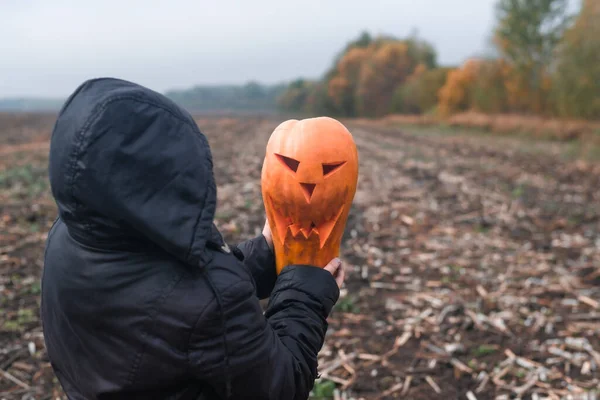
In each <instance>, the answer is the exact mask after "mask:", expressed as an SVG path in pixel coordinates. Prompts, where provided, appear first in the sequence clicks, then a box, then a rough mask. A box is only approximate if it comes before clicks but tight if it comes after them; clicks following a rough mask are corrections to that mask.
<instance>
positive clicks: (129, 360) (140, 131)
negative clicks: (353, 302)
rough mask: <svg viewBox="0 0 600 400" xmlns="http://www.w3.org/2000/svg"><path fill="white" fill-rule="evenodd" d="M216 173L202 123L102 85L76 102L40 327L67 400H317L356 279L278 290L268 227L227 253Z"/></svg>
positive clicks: (304, 271)
mask: <svg viewBox="0 0 600 400" xmlns="http://www.w3.org/2000/svg"><path fill="white" fill-rule="evenodd" d="M212 168H213V167H212V155H211V150H210V147H209V144H208V141H207V139H206V137H205V136H204V135H203V134H202V133H201V131H200V130H199V128H198V127H197V125H196V124H195V122H194V120H193V119H192V117H191V115H189V113H187V112H186V111H185V110H183V109H182V108H180V107H179V106H177V105H176V104H175V103H173V102H172V101H170V100H169V99H167V98H166V97H164V96H163V95H161V94H159V93H156V92H154V91H152V90H150V89H147V88H145V87H142V86H140V85H138V84H135V83H132V82H128V81H124V80H120V79H114V78H99V79H92V80H89V81H86V82H84V83H83V84H82V85H81V86H79V87H78V88H77V90H76V91H75V92H74V93H73V94H72V95H71V96H70V97H69V98H68V99H67V101H66V103H65V104H64V106H63V108H62V109H61V111H60V113H59V115H58V118H57V120H56V123H55V126H54V129H53V132H52V138H51V143H50V154H49V178H50V184H51V190H52V195H53V197H54V199H55V201H56V203H57V206H58V215H59V216H58V218H57V220H56V222H55V223H54V225H53V226H52V228H51V230H50V232H49V234H48V238H47V243H46V250H45V263H44V270H43V278H42V296H41V316H42V323H43V329H44V338H45V343H46V347H47V352H48V357H49V360H50V362H51V365H52V368H53V370H54V372H55V374H56V377H57V378H58V380H59V382H60V384H61V386H62V388H63V389H64V392H65V393H66V395H67V396H68V398H69V399H74V400H80V399H277V400H288V399H289V400H300V399H302V400H305V399H307V398H308V396H309V394H310V391H311V389H312V387H313V385H314V381H315V379H316V378H317V355H318V352H319V351H320V349H321V348H322V346H323V343H324V337H325V333H326V331H327V328H328V324H327V318H328V315H329V313H330V312H331V309H332V307H333V306H334V304H335V303H336V301H337V300H338V297H339V288H340V286H341V285H342V282H343V280H344V270H343V267H342V266H341V263H340V261H339V260H333V261H332V262H331V263H329V265H328V266H327V267H326V268H324V269H323V268H317V267H314V266H308V265H289V266H287V267H285V268H284V269H283V270H282V272H281V273H280V274H279V275H277V274H276V273H275V262H274V255H273V250H272V239H271V235H270V231H269V227H268V222H267V223H266V224H265V228H264V231H263V234H261V235H259V236H258V237H256V238H253V239H250V240H247V241H245V242H243V243H241V244H239V245H237V246H229V245H228V244H227V243H225V242H224V240H223V238H222V236H221V234H220V233H219V231H218V230H217V228H216V227H215V225H214V222H213V218H214V215H215V208H216V201H217V190H216V185H215V180H214V176H213V170H212ZM266 298H268V299H269V301H268V305H267V307H266V311H264V312H263V309H262V307H261V304H260V302H259V300H261V299H266Z"/></svg>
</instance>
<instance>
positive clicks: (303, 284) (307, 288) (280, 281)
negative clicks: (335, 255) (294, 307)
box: [273, 265, 340, 318]
mask: <svg viewBox="0 0 600 400" xmlns="http://www.w3.org/2000/svg"><path fill="white" fill-rule="evenodd" d="M289 289H293V290H296V291H299V292H302V293H304V294H306V295H308V296H310V297H311V298H312V299H314V300H316V301H318V302H319V303H320V304H321V305H322V306H323V309H322V316H323V317H324V318H327V317H328V316H329V313H331V310H332V308H333V306H334V305H335V303H336V302H337V301H338V298H339V297H340V289H339V287H338V285H337V282H336V281H335V279H334V277H333V276H332V275H331V273H330V272H329V271H326V270H325V269H323V268H319V267H314V266H310V265H288V266H286V267H285V268H283V270H281V273H280V274H279V276H278V277H277V281H276V282H275V287H274V288H273V295H275V294H276V293H280V292H281V291H284V290H289ZM285 297H288V296H285Z"/></svg>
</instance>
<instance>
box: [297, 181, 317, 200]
mask: <svg viewBox="0 0 600 400" xmlns="http://www.w3.org/2000/svg"><path fill="white" fill-rule="evenodd" d="M300 186H302V191H303V192H304V197H305V198H306V202H307V203H310V198H311V197H312V195H313V192H314V191H315V186H317V185H316V184H314V183H304V182H300Z"/></svg>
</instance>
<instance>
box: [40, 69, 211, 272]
mask: <svg viewBox="0 0 600 400" xmlns="http://www.w3.org/2000/svg"><path fill="white" fill-rule="evenodd" d="M212 168H213V166H212V156H211V151H210V147H209V145H208V141H207V139H206V137H205V136H204V135H203V134H202V133H201V132H200V130H199V129H198V127H197V125H196V123H195V122H194V120H193V118H192V117H191V115H189V113H188V112H187V111H185V110H183V109H182V108H181V107H179V106H178V105H176V104H175V103H174V102H172V101H171V100H169V99H168V98H166V97H165V96H163V95H161V94H159V93H157V92H154V91H152V90H149V89H147V88H145V87H142V86H140V85H137V84H135V83H132V82H127V81H124V80H119V79H113V78H101V79H94V80H89V81H86V82H84V83H83V84H82V85H81V86H80V87H79V88H77V90H76V91H75V92H74V93H73V94H72V95H71V96H70V97H69V98H68V99H67V101H66V103H65V104H64V106H63V108H62V109H61V111H60V113H59V116H58V118H57V121H56V124H55V126H54V130H53V133H52V139H51V143H50V157H49V175H50V185H51V189H52V194H53V196H54V198H55V200H56V203H57V205H58V210H59V215H60V217H61V219H62V220H63V221H64V222H65V224H66V225H67V228H68V230H69V233H70V234H71V236H73V238H74V239H75V240H77V241H80V242H83V243H84V244H87V245H91V246H98V247H101V248H106V246H109V247H110V246H112V245H115V246H117V245H127V244H128V243H130V242H132V241H135V242H145V243H148V241H150V242H152V243H154V244H156V245H158V246H159V247H161V248H162V249H164V250H166V251H167V252H169V253H170V254H172V255H173V256H175V257H177V258H178V259H180V260H181V261H183V262H185V263H188V264H191V265H198V264H199V263H200V262H201V258H202V255H203V253H204V248H205V246H206V241H207V240H209V239H210V238H211V236H213V235H214V232H213V230H214V227H213V226H212V225H213V224H212V222H213V217H214V213H215V207H216V186H215V181H214V177H213V169H212Z"/></svg>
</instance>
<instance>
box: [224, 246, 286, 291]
mask: <svg viewBox="0 0 600 400" xmlns="http://www.w3.org/2000/svg"><path fill="white" fill-rule="evenodd" d="M235 250H237V252H238V254H239V255H241V258H242V262H243V263H244V265H246V267H247V268H248V269H249V270H250V273H251V274H252V278H253V279H254V283H255V284H256V295H257V296H258V298H259V299H261V300H262V299H266V298H267V297H269V296H270V295H271V292H272V291H273V287H274V286H275V281H276V280H277V273H276V272H275V255H274V253H273V250H271V248H270V247H269V244H268V243H267V240H266V239H265V237H264V236H263V235H259V236H257V237H255V238H253V239H250V240H246V241H245V242H242V243H240V244H238V245H237V246H235V247H234V251H235Z"/></svg>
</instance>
